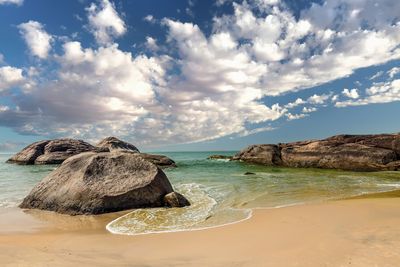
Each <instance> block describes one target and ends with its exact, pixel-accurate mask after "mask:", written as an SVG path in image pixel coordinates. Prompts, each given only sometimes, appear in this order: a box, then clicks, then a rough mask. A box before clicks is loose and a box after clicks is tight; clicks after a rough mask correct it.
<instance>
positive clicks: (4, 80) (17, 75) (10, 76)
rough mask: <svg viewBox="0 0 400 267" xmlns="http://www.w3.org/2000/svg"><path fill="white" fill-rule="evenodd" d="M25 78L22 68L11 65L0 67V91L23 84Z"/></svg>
mask: <svg viewBox="0 0 400 267" xmlns="http://www.w3.org/2000/svg"><path fill="white" fill-rule="evenodd" d="M24 80H25V78H24V76H23V74H22V69H18V68H14V67H11V66H5V67H0V92H1V91H4V90H7V89H9V88H11V87H13V86H17V85H21V84H22V82H23V81H24Z"/></svg>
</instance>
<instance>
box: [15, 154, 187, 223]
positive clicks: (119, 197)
mask: <svg viewBox="0 0 400 267" xmlns="http://www.w3.org/2000/svg"><path fill="white" fill-rule="evenodd" d="M172 192H173V189H172V186H171V184H170V182H169V181H168V178H167V176H166V175H165V174H164V172H163V171H162V170H161V169H159V168H158V167H157V166H156V165H155V164H153V163H151V162H149V161H147V160H145V159H143V158H142V157H141V156H139V155H138V153H133V152H129V151H112V152H101V153H96V152H86V153H81V154H79V155H76V156H73V157H70V158H68V159H67V160H65V161H64V162H63V163H62V164H61V165H60V166H59V167H58V168H57V169H56V170H54V171H53V172H52V173H50V174H49V175H48V176H47V177H45V178H44V179H43V180H42V181H41V182H39V183H38V184H37V185H36V186H35V187H34V188H33V189H32V191H31V192H30V193H29V195H28V196H27V197H26V198H25V199H24V200H23V202H22V204H21V205H20V207H21V208H29V209H43V210H50V211H56V212H60V213H66V214H71V215H76V214H100V213H106V212H114V211H120V210H126V209H133V208H145V207H162V206H173V205H179V206H184V205H185V204H187V203H185V202H184V201H183V200H182V199H181V198H180V197H177V199H178V200H177V201H175V200H174V201H172V200H169V197H167V200H165V199H164V197H165V196H166V195H167V194H169V193H172ZM173 196H177V195H175V194H173ZM176 203H177V204H176Z"/></svg>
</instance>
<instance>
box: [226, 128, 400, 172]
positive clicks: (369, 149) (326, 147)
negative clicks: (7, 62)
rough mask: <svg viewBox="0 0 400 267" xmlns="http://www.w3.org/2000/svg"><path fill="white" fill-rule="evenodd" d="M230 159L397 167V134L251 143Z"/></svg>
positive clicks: (334, 166) (399, 152)
mask: <svg viewBox="0 0 400 267" xmlns="http://www.w3.org/2000/svg"><path fill="white" fill-rule="evenodd" d="M233 160H241V161H245V162H251V163H257V164H262V165H267V166H286V167H305V168H326V169H342V170H352V171H379V170H400V134H379V135H337V136H332V137H330V138H327V139H324V140H309V141H301V142H294V143H286V144H278V145H271V144H267V145H265V144H263V145H252V146H249V147H248V148H246V149H244V150H242V151H240V152H239V153H238V154H236V155H235V156H234V157H233Z"/></svg>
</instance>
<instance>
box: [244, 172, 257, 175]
mask: <svg viewBox="0 0 400 267" xmlns="http://www.w3.org/2000/svg"><path fill="white" fill-rule="evenodd" d="M244 175H256V174H255V173H254V172H245V173H244Z"/></svg>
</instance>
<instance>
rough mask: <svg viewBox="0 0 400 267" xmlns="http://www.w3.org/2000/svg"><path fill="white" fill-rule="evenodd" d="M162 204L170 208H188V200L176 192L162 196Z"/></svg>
mask: <svg viewBox="0 0 400 267" xmlns="http://www.w3.org/2000/svg"><path fill="white" fill-rule="evenodd" d="M164 203H165V204H166V206H168V207H171V208H182V207H186V206H190V202H189V200H187V199H186V198H185V197H184V196H183V195H181V194H179V193H177V192H172V193H168V194H166V195H165V196H164Z"/></svg>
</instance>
